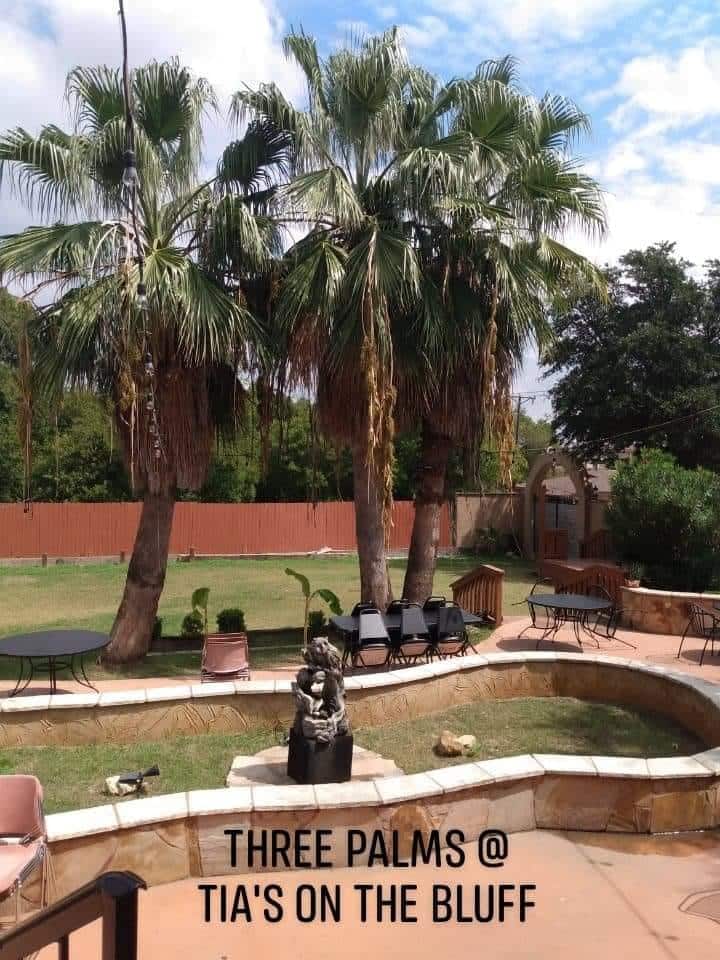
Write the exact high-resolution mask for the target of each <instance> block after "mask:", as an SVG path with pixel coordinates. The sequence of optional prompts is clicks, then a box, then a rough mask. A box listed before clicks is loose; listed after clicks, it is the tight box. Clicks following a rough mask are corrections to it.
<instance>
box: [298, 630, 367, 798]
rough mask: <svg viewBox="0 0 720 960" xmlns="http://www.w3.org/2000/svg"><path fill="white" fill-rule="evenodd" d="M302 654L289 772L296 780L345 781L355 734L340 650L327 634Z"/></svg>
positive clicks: (306, 781) (314, 781)
mask: <svg viewBox="0 0 720 960" xmlns="http://www.w3.org/2000/svg"><path fill="white" fill-rule="evenodd" d="M302 655H303V659H304V661H305V666H304V667H301V669H300V670H299V671H298V674H297V678H296V679H295V681H294V682H293V685H292V690H293V695H294V697H295V703H296V705H297V709H296V712H295V722H294V723H293V726H292V729H291V730H290V743H289V752H288V764H287V773H288V776H289V777H291V778H292V779H293V780H294V781H295V782H296V783H342V782H343V781H345V780H349V779H350V777H351V775H352V755H353V738H352V734H351V733H350V724H349V722H348V718H347V709H346V706H345V684H344V682H343V674H342V661H341V659H340V654H339V653H338V651H337V649H336V648H335V647H334V646H333V645H332V644H331V643H330V642H329V640H328V639H327V637H316V638H315V639H314V640H311V641H310V643H309V644H308V645H307V646H306V647H305V648H304V649H303V651H302Z"/></svg>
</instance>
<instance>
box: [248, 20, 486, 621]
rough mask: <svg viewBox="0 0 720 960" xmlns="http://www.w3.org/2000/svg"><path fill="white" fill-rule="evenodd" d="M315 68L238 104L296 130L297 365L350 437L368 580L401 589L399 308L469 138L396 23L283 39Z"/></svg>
mask: <svg viewBox="0 0 720 960" xmlns="http://www.w3.org/2000/svg"><path fill="white" fill-rule="evenodd" d="M285 49H286V53H287V54H288V55H289V56H290V57H291V58H293V59H294V60H295V62H296V63H297V64H298V65H299V66H300V68H301V69H302V70H303V72H304V74H305V78H306V81H307V91H308V100H307V108H306V109H304V110H301V109H296V108H295V107H294V106H293V105H292V104H291V103H290V102H289V101H288V100H287V99H286V98H285V97H284V96H283V94H282V92H281V91H280V90H279V89H278V88H277V87H276V86H275V85H273V84H269V85H264V86H261V87H260V88H259V89H258V90H256V91H252V90H245V91H240V92H238V93H237V94H236V95H235V98H234V111H235V114H236V116H237V117H238V118H241V117H244V116H247V115H249V116H251V117H253V118H254V119H255V120H257V121H259V122H263V123H264V122H270V123H271V124H272V125H273V127H275V128H277V129H281V130H284V131H287V132H288V133H289V134H290V135H291V136H292V138H293V142H294V149H295V156H294V160H295V166H294V171H293V177H292V178H291V180H290V182H289V184H288V185H287V188H286V190H285V191H284V194H283V197H282V199H283V202H284V206H285V210H284V213H285V215H286V216H287V217H289V218H293V217H295V218H297V219H298V220H299V221H301V222H302V223H303V224H305V225H306V226H307V228H308V230H309V232H308V233H307V235H306V236H305V237H303V238H302V239H301V240H300V241H298V242H297V243H296V244H295V246H294V248H293V249H292V250H291V251H289V254H288V258H287V259H288V261H289V264H288V272H287V276H286V278H285V282H284V284H283V288H282V292H281V295H280V301H279V304H278V308H279V310H280V313H281V316H282V317H283V318H284V322H285V324H286V327H287V328H288V329H289V330H290V334H289V342H290V344H291V354H292V361H293V363H292V367H293V373H294V375H295V376H296V377H299V378H300V379H303V380H304V381H305V382H306V383H307V384H308V385H309V386H311V387H314V388H315V389H316V391H317V403H318V417H319V423H320V426H321V428H322V429H323V431H324V432H325V433H327V434H330V435H331V436H333V437H334V438H335V439H336V440H337V441H341V442H343V443H346V444H347V445H348V446H350V448H351V450H352V457H353V473H354V499H355V514H356V535H357V544H358V554H359V560H360V580H361V593H362V597H363V599H366V600H372V601H373V602H374V603H376V604H377V605H379V606H381V607H383V606H385V604H386V603H387V601H388V599H389V598H390V595H391V591H390V584H389V579H388V573H387V563H386V542H387V536H388V532H389V519H390V508H391V503H392V461H393V432H394V405H395V387H394V383H393V336H392V317H393V316H394V314H395V313H396V312H397V313H399V314H402V315H407V314H408V312H409V311H410V310H411V308H412V306H413V304H415V303H416V302H417V300H418V298H419V297H420V296H421V293H422V290H421V284H420V278H421V273H420V261H419V258H418V251H417V246H416V243H415V239H414V234H413V230H409V229H407V223H408V222H417V223H418V224H420V223H422V222H424V220H425V218H426V217H427V215H428V211H429V210H432V209H434V208H435V207H437V204H438V203H439V202H440V201H441V200H443V199H444V198H445V197H446V196H447V195H448V194H450V193H451V192H452V191H453V189H454V184H455V181H456V180H457V179H458V177H459V176H460V172H461V169H462V166H463V163H464V162H465V160H466V159H467V158H468V156H469V155H470V153H471V151H472V142H471V141H472V138H471V136H470V135H469V134H468V133H466V132H465V131H456V132H452V131H450V130H449V119H448V118H449V116H450V113H451V110H452V107H453V104H452V102H451V100H450V99H449V98H447V97H443V96H442V91H439V88H438V84H437V83H436V81H435V80H434V78H433V77H431V76H430V75H429V74H428V73H426V72H425V71H424V70H421V69H419V68H417V67H414V66H412V65H411V64H410V63H409V62H408V61H407V58H406V56H405V53H404V50H403V48H402V46H401V44H400V42H399V40H398V37H397V33H396V31H395V30H394V29H393V30H391V31H389V32H387V33H385V34H382V35H381V36H377V37H370V38H367V39H363V40H359V41H357V42H356V43H354V44H353V45H352V46H351V47H349V48H346V49H342V50H340V51H339V52H337V53H334V54H332V55H331V56H329V57H327V58H326V59H321V58H320V57H319V55H318V51H317V47H316V44H315V41H314V40H313V39H312V38H311V37H309V36H306V35H305V34H303V33H299V34H298V33H293V34H291V35H290V36H289V37H287V39H286V41H285Z"/></svg>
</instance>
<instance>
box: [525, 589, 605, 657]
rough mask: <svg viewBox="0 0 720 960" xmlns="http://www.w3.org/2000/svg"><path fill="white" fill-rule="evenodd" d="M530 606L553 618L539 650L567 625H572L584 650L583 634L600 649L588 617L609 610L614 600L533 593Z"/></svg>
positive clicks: (564, 594) (528, 598) (576, 637)
mask: <svg viewBox="0 0 720 960" xmlns="http://www.w3.org/2000/svg"><path fill="white" fill-rule="evenodd" d="M527 602H528V605H529V606H530V605H532V606H535V607H544V608H545V609H546V610H548V611H549V612H550V613H551V614H552V617H551V618H549V619H548V626H547V627H546V628H545V630H544V632H543V635H542V636H541V637H540V638H539V639H538V642H537V644H536V646H535V649H536V650H537V649H538V648H539V646H540V644H541V643H542V641H543V640H548V639H551V640H554V639H555V635H556V634H557V632H558V630H559V629H560V628H561V627H562V626H563V625H564V624H566V623H572V625H573V632H574V633H575V639H576V640H577V642H578V644H579V646H580V649H582V637H581V632H582V633H585V634H587V636H589V637H591V638H592V639H593V640H594V641H595V644H596V645H597V646H598V647H599V646H600V644H599V643H598V639H597V637H596V636H595V631H594V630H593V629H592V627H590V626H589V624H588V617H589V616H590V615H591V614H593V613H596V614H597V613H600V611H601V610H609V609H610V608H611V607H612V605H613V604H612V600H607V599H606V598H605V597H589V596H586V595H585V594H582V593H531V594H530V596H529V597H527Z"/></svg>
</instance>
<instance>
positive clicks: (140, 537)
mask: <svg viewBox="0 0 720 960" xmlns="http://www.w3.org/2000/svg"><path fill="white" fill-rule="evenodd" d="M174 510H175V495H174V493H149V492H148V493H146V494H145V499H144V500H143V506H142V511H141V513H140V523H139V525H138V530H137V534H136V536H135V544H134V546H133V552H132V557H131V558H130V563H129V565H128V572H127V579H126V581H125V592H124V593H123V598H122V601H121V603H120V607H119V609H118V612H117V616H116V617H115V623H114V624H113V628H112V631H111V640H110V645H109V646H108V647H107V649H106V651H105V653H104V655H103V662H104V663H111V664H112V663H128V662H130V661H133V660H140V659H141V658H142V657H144V656H145V654H146V653H147V652H148V650H149V649H150V639H151V637H152V630H153V625H154V623H155V616H156V614H157V608H158V602H159V600H160V594H161V593H162V590H163V586H164V585H165V571H166V569H167V558H168V550H169V548H170V530H171V528H172V519H173V512H174Z"/></svg>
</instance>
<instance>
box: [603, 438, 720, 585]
mask: <svg viewBox="0 0 720 960" xmlns="http://www.w3.org/2000/svg"><path fill="white" fill-rule="evenodd" d="M607 520H608V527H609V529H610V533H611V535H612V539H613V543H614V544H615V546H616V548H617V550H618V551H619V553H620V556H621V558H622V560H623V561H625V562H627V563H630V564H642V570H643V585H644V586H646V587H652V588H655V589H658V590H678V591H691V592H697V591H701V590H707V589H708V588H710V587H713V586H715V585H716V584H717V583H718V580H719V579H720V477H718V476H717V475H716V474H714V473H711V472H710V471H709V470H703V469H697V470H686V469H685V468H684V467H680V466H678V464H677V463H676V462H675V458H674V457H672V456H671V455H670V454H668V453H665V452H663V451H662V450H647V451H644V452H643V453H642V455H641V456H640V457H638V458H637V459H634V460H631V461H628V462H627V463H623V464H621V465H620V466H619V468H618V471H617V474H616V476H615V478H614V480H613V485H612V497H611V500H610V505H609V507H608V512H607Z"/></svg>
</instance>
